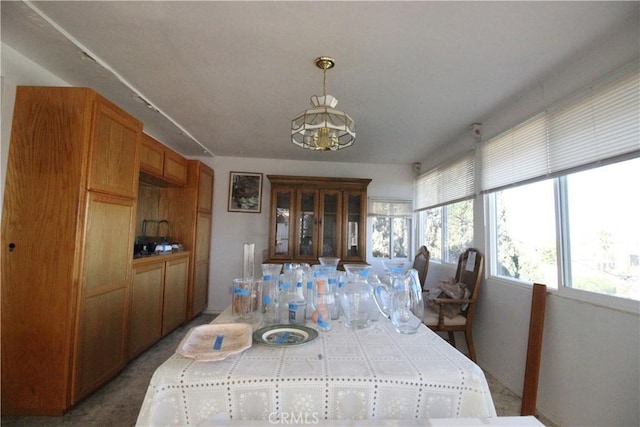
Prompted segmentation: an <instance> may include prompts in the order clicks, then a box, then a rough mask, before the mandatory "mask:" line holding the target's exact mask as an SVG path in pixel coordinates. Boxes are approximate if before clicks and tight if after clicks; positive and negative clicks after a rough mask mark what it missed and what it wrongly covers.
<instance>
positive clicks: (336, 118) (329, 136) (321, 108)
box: [291, 56, 356, 151]
mask: <svg viewBox="0 0 640 427" xmlns="http://www.w3.org/2000/svg"><path fill="white" fill-rule="evenodd" d="M334 65H335V60H334V59H333V58H329V57H327V56H321V57H320V58H317V59H316V66H317V67H318V68H320V69H322V73H323V77H322V96H316V95H313V96H312V97H311V106H312V107H313V108H312V109H310V110H306V111H304V112H302V113H301V114H299V115H298V116H296V118H294V119H293V120H292V121H291V142H293V143H294V144H296V145H297V146H299V147H302V148H307V149H309V150H316V151H326V150H331V151H336V150H341V149H343V148H347V147H350V146H351V145H353V143H354V141H355V140H356V124H355V122H354V121H353V119H352V118H351V117H349V115H348V114H347V113H344V112H342V111H338V110H335V109H334V108H335V107H336V105H338V100H337V99H336V98H334V97H333V96H331V95H327V70H328V69H330V68H333V66H334Z"/></svg>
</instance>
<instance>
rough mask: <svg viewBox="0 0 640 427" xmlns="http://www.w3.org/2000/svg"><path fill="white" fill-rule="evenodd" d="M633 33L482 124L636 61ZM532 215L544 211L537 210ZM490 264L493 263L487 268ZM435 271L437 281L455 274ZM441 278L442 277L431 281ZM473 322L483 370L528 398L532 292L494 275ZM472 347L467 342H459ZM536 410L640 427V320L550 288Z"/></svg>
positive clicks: (517, 118) (525, 111) (623, 33)
mask: <svg viewBox="0 0 640 427" xmlns="http://www.w3.org/2000/svg"><path fill="white" fill-rule="evenodd" d="M632 18H633V19H631V20H630V21H629V25H628V26H623V27H621V28H620V29H619V32H618V33H617V34H615V35H612V36H610V37H609V38H608V39H606V40H603V41H601V42H600V43H598V44H595V45H593V46H592V48H591V49H588V50H586V51H585V52H584V53H583V54H582V55H580V56H577V57H575V58H570V61H568V62H567V63H565V64H561V65H559V66H558V67H557V68H556V69H555V70H553V72H552V73H550V74H549V75H548V76H547V77H546V78H544V79H543V80H541V81H539V82H537V84H535V85H533V86H532V87H530V88H527V89H526V90H524V91H522V92H521V93H518V94H517V95H516V96H514V98H513V99H512V100H510V102H508V103H506V104H505V105H503V106H502V107H501V108H499V109H497V110H496V111H495V112H494V113H493V114H492V115H491V116H490V117H487V118H482V119H481V120H479V121H481V122H482V123H483V135H484V139H485V140H486V139H488V138H491V137H492V136H495V135H497V134H499V133H501V132H503V131H505V130H507V129H508V128H510V127H512V126H514V125H516V124H518V123H520V122H521V121H523V120H524V119H526V118H528V117H530V116H532V115H533V114H535V113H537V112H539V111H541V110H542V109H543V108H544V107H546V106H548V105H549V104H551V103H553V102H555V101H556V100H558V99H560V98H562V97H563V96H566V95H567V94H569V93H571V92H572V91H575V90H578V89H579V88H581V87H584V86H585V85H587V84H589V83H590V82H591V81H593V80H595V79H596V78H598V77H600V76H602V75H604V74H606V73H608V72H610V71H613V70H614V69H616V68H618V67H620V66H622V65H623V64H625V63H628V62H630V61H631V60H632V59H634V58H637V57H638V54H639V52H640V39H639V38H638V25H639V24H638V17H637V16H636V17H635V18H634V17H632ZM473 144H474V143H473V140H472V138H470V136H469V135H468V134H464V135H461V136H460V138H458V140H456V141H454V142H452V143H451V144H448V145H447V146H446V147H444V149H443V150H439V151H438V153H439V155H438V154H436V155H437V157H430V158H428V159H426V160H425V161H424V162H423V170H428V169H429V168H430V167H433V166H435V165H437V164H438V163H439V162H441V161H443V160H445V159H446V158H448V157H451V156H452V155H455V154H456V153H462V152H464V151H465V150H468V149H469V148H470V147H472V146H473ZM476 205H477V207H476V209H475V211H474V212H475V215H476V220H475V221H474V225H475V229H476V230H475V231H476V235H475V246H476V247H478V248H484V252H485V254H486V253H487V252H488V250H487V245H486V243H485V236H484V233H485V229H484V218H483V200H482V198H481V196H478V197H476ZM532 209H535V207H534V206H532ZM486 267H488V266H486ZM453 272H454V270H453V269H452V268H451V266H447V265H440V264H435V263H434V264H432V265H431V266H430V269H429V279H428V281H435V280H437V278H438V276H439V277H447V276H448V275H453ZM432 273H433V274H432ZM482 286H483V287H482V288H481V292H480V296H479V302H478V306H477V309H476V316H475V320H474V341H475V344H476V350H477V354H478V362H479V364H480V365H481V366H482V367H483V368H485V369H487V370H488V371H489V372H491V373H492V374H493V375H494V376H495V377H496V378H497V379H498V380H499V381H500V382H501V383H503V384H505V385H507V386H508V387H509V388H511V389H512V390H513V391H515V392H516V393H518V394H521V393H522V383H523V380H524V367H525V361H526V348H527V338H528V328H529V313H530V305H531V288H530V287H529V286H526V285H525V286H523V285H518V284H513V283H507V282H504V281H501V280H499V279H496V278H492V277H489V278H488V279H486V280H485V281H484V283H483V284H482ZM458 341H460V342H463V341H464V340H462V339H460V340H458ZM537 406H538V410H539V412H541V413H542V414H544V415H545V416H546V417H548V418H549V419H551V420H552V421H554V422H555V423H557V424H559V425H563V426H564V425H569V426H605V425H606V426H614V425H618V426H637V425H640V316H639V315H638V313H637V311H631V312H628V311H624V310H619V309H614V308H610V307H607V306H604V305H601V304H597V303H588V302H581V301H578V300H576V299H571V298H567V297H566V296H564V295H563V294H561V293H558V292H556V291H551V293H550V294H549V296H548V298H547V310H546V319H545V325H544V340H543V347H542V362H541V368H540V383H539V389H538V401H537Z"/></svg>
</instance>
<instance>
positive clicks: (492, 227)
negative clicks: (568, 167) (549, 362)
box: [484, 159, 640, 314]
mask: <svg viewBox="0 0 640 427" xmlns="http://www.w3.org/2000/svg"><path fill="white" fill-rule="evenodd" d="M627 160H630V159H627ZM603 166H606V165H603ZM549 179H552V180H553V184H554V194H553V197H554V206H555V212H554V215H555V224H556V229H555V235H556V265H557V275H558V279H557V285H558V286H557V288H556V287H552V286H548V287H547V292H549V293H551V294H553V295H556V296H558V297H561V298H566V299H571V300H575V301H579V302H583V303H588V304H592V305H595V306H599V307H604V308H612V309H616V310H620V311H624V312H629V313H634V314H639V313H640V301H639V300H634V299H630V298H625V297H619V296H615V295H608V294H602V293H597V292H592V291H588V290H584V289H580V288H574V287H572V286H568V285H567V284H568V283H569V282H570V278H571V276H570V274H571V265H570V262H569V261H570V260H571V253H570V251H571V245H570V243H571V242H570V241H569V239H570V236H569V232H568V230H569V228H568V227H569V218H568V214H569V211H568V209H567V203H568V196H569V194H568V187H567V175H562V176H557V177H554V178H549ZM530 183H531V182H526V183H520V184H518V185H514V186H512V187H510V188H517V187H519V186H524V185H527V184H530ZM504 189H505V188H502V189H498V190H496V191H491V192H486V193H484V211H485V212H484V216H485V219H486V221H485V228H484V230H485V239H486V246H487V249H488V250H487V254H486V257H485V261H486V263H487V265H486V267H487V268H486V279H489V280H491V281H492V282H495V283H499V284H506V285H512V286H518V287H524V288H527V289H530V288H531V287H532V285H533V283H532V282H530V281H526V280H521V279H516V278H513V277H506V276H501V275H498V274H497V272H498V265H497V250H498V247H497V202H496V193H497V192H499V191H502V190H504Z"/></svg>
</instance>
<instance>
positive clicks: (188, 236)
mask: <svg viewBox="0 0 640 427" xmlns="http://www.w3.org/2000/svg"><path fill="white" fill-rule="evenodd" d="M187 165H188V174H187V176H188V179H187V185H186V188H184V189H182V188H167V189H166V197H164V200H166V204H167V216H168V217H169V218H172V220H171V221H172V222H171V229H172V230H173V231H172V234H173V232H175V235H176V236H179V237H178V238H179V239H180V241H182V243H183V245H184V248H185V250H188V251H191V252H192V256H191V264H190V265H189V286H188V288H187V320H191V319H193V318H194V317H195V316H197V315H198V314H200V313H201V312H202V311H203V310H204V309H205V308H207V305H208V298H209V258H210V253H211V222H212V209H213V206H212V204H213V182H214V173H213V170H212V169H211V168H209V167H208V166H206V165H205V164H203V163H201V162H200V161H197V160H189V161H188V162H187Z"/></svg>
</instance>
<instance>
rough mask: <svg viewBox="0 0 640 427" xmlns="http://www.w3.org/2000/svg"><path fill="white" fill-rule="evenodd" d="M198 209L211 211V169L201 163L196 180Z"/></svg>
mask: <svg viewBox="0 0 640 427" xmlns="http://www.w3.org/2000/svg"><path fill="white" fill-rule="evenodd" d="M198 211H199V212H209V213H210V212H212V211H213V170H211V169H209V168H208V167H206V166H204V165H201V168H200V177H199V182H198Z"/></svg>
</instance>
